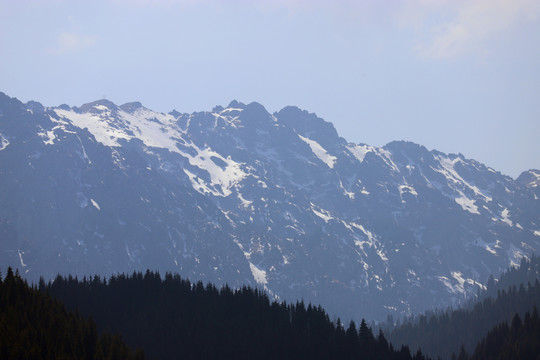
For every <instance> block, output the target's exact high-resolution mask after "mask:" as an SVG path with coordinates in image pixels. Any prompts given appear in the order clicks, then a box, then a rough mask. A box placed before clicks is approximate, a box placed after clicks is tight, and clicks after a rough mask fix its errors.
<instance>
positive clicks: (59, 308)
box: [0, 268, 144, 360]
mask: <svg viewBox="0 0 540 360" xmlns="http://www.w3.org/2000/svg"><path fill="white" fill-rule="evenodd" d="M0 359H6V360H8V359H14V360H15V359H17V360H23V359H44V360H45V359H51V360H56V359H85V360H94V359H96V360H97V359H100V360H129V359H138V360H142V359H144V354H143V352H142V351H137V353H134V352H132V351H130V350H129V348H128V347H127V346H126V345H125V344H124V342H123V341H122V339H121V338H120V337H119V336H118V335H115V336H111V335H110V334H107V333H106V334H103V335H98V332H97V330H96V324H95V323H94V321H93V320H92V319H88V320H87V319H85V318H82V317H81V316H79V315H78V314H75V313H72V312H67V311H66V309H65V307H64V305H63V304H61V303H60V302H58V301H57V300H55V299H53V298H52V297H51V296H49V295H48V294H44V293H42V292H40V291H38V290H37V289H35V288H30V287H29V286H28V284H27V283H26V282H25V281H23V279H21V277H20V276H19V274H17V273H15V274H14V273H13V271H12V269H11V268H9V269H8V271H7V274H6V276H5V278H4V279H2V277H1V276H0Z"/></svg>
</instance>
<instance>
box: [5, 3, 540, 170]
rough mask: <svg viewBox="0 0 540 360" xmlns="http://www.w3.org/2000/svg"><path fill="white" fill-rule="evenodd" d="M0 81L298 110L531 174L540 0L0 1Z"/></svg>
mask: <svg viewBox="0 0 540 360" xmlns="http://www.w3.org/2000/svg"><path fill="white" fill-rule="evenodd" d="M0 91H2V92H5V93H6V94H8V95H10V96H14V97H17V98H19V99H20V100H22V101H25V102H26V101H29V100H36V101H39V102H41V103H43V104H44V105H46V106H55V105H59V104H61V103H67V104H69V105H72V106H73V105H81V104H83V103H86V102H90V101H93V100H97V99H100V98H103V97H107V98H108V99H110V100H112V101H113V102H115V103H117V104H122V103H125V102H128V101H141V102H142V103H143V104H144V105H145V106H146V107H148V108H151V109H153V110H157V111H162V112H169V111H171V110H172V109H176V110H178V111H181V112H193V111H203V110H211V109H212V108H213V107H214V106H215V105H227V104H228V103H229V102H230V101H231V100H232V99H237V100H239V101H242V102H244V103H249V102H252V101H257V102H260V103H261V104H263V105H264V106H265V107H266V109H267V110H268V111H270V112H274V111H278V110H280V109H281V108H283V107H284V106H287V105H296V106H298V107H300V108H303V109H306V110H308V111H310V112H315V113H316V114H317V115H318V116H320V117H322V118H324V119H325V120H327V121H330V122H332V123H334V125H335V127H336V128H337V131H338V133H339V134H340V135H341V136H342V137H344V138H346V139H347V140H348V141H350V142H356V143H367V144H370V145H377V146H382V145H384V144H386V143H387V142H389V141H392V140H409V141H413V142H416V143H419V144H422V145H425V146H426V147H427V148H429V149H437V150H440V151H444V152H453V153H458V152H461V153H463V154H464V155H465V156H466V157H468V158H474V159H476V160H478V161H481V162H483V163H485V164H486V165H488V166H491V167H493V168H495V169H496V170H499V171H501V172H503V173H504V174H507V175H511V176H513V177H515V176H517V175H518V174H519V173H520V172H521V171H523V170H527V169H530V168H536V169H540V1H539V0H469V1H459V0H457V1H456V0H448V1H446V0H410V1H405V0H403V1H398V0H395V1H390V0H388V1H385V0H365V1H362V0H356V1H353V0H341V1H339V0H336V1H328V0H287V1H286V0H274V1H272V0H260V1H257V0H251V1H247V0H246V1H241V0H236V1H235V0H228V1H226V0H201V1H197V0H176V1H175V0H116V1H115V0H109V1H99V0H94V1H77V0H65V1H62V0H40V1H37V0H36V1H30V0H16V1H15V0H0Z"/></svg>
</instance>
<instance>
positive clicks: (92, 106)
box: [78, 99, 119, 114]
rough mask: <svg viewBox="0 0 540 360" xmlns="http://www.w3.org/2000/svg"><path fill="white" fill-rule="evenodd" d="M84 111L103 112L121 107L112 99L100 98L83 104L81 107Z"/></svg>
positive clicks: (81, 110)
mask: <svg viewBox="0 0 540 360" xmlns="http://www.w3.org/2000/svg"><path fill="white" fill-rule="evenodd" d="M78 109H79V111H80V112H83V113H95V114H97V113H101V112H103V111H118V109H119V107H118V106H117V105H116V104H115V103H113V102H112V101H110V100H107V99H100V100H96V101H92V102H90V103H86V104H83V105H81V106H80V107H79V108H78Z"/></svg>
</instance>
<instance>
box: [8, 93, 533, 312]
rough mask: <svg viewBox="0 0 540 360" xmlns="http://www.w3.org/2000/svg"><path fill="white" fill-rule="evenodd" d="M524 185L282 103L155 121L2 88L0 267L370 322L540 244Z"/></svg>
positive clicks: (462, 291) (133, 112) (109, 107)
mask: <svg viewBox="0 0 540 360" xmlns="http://www.w3.org/2000/svg"><path fill="white" fill-rule="evenodd" d="M539 179H540V172H539V171H537V170H530V171H527V172H524V173H523V174H522V175H521V176H520V177H519V178H518V179H517V180H513V179H512V178H510V177H508V176H504V175H502V174H501V173H499V172H497V171H495V170H493V169H491V168H488V167H486V166H484V165H483V164H481V163H479V162H477V161H474V160H470V159H466V158H464V157H463V156H462V155H454V154H450V155H448V154H444V153H441V152H438V151H429V150H427V149H426V148H425V147H423V146H420V145H417V144H413V143H408V142H392V143H389V144H388V145H386V146H384V147H382V148H378V147H374V146H369V145H362V144H352V143H348V142H347V141H346V140H345V139H343V138H341V137H339V136H338V134H337V132H336V130H335V129H334V127H333V126H332V124H331V123H328V122H326V121H324V120H322V119H320V118H318V117H317V116H315V115H314V114H310V113H308V112H306V111H302V110H300V109H298V108H295V107H287V108H284V109H283V110H281V111H279V112H277V113H274V114H269V113H268V112H267V111H266V110H265V108H264V107H263V106H261V105H260V104H257V103H252V104H249V105H245V104H242V103H239V102H236V101H233V102H232V103H231V104H229V105H228V106H227V107H216V108H214V109H213V110H212V111H210V112H199V113H193V114H181V113H179V112H176V111H173V112H171V113H169V114H162V113H157V112H153V111H151V110H149V109H147V108H145V107H143V106H142V105H141V104H140V103H128V104H124V105H122V106H117V105H115V104H113V103H111V102H110V101H107V100H100V101H96V102H93V103H89V104H85V105H82V106H81V107H79V108H77V107H73V108H70V107H69V106H66V105H63V106H60V107H57V108H44V107H43V106H41V105H40V104H39V103H36V102H29V103H26V104H23V103H21V102H19V101H18V100H17V99H12V98H9V97H8V96H6V95H4V94H0V188H1V189H2V191H1V192H0V204H1V207H0V264H2V266H3V267H6V266H8V265H11V266H16V267H18V268H19V269H20V271H21V273H23V274H24V275H25V276H26V277H28V278H29V279H31V280H36V279H38V278H39V276H44V277H45V278H51V277H53V276H54V275H56V274H57V273H64V274H67V273H71V274H77V275H79V276H82V275H84V274H86V275H88V274H103V275H106V274H111V273H116V272H131V271H133V270H145V269H147V268H149V269H153V270H159V271H161V272H165V271H171V272H178V273H180V274H181V275H182V276H184V277H189V278H190V279H192V280H198V279H202V280H204V281H212V282H215V283H218V284H223V283H225V282H227V283H229V284H230V285H232V286H240V285H242V284H249V285H257V286H260V287H263V288H265V289H266V290H267V291H268V292H269V293H270V294H272V295H274V296H276V297H279V298H280V299H289V300H290V299H298V298H303V299H304V300H306V301H312V302H315V303H321V304H322V305H323V306H325V307H327V308H328V310H329V311H330V313H333V314H338V315H341V316H342V317H354V318H360V317H366V318H370V319H382V318H384V317H385V316H386V314H387V313H394V314H396V313H402V314H403V313H409V312H415V311H421V310H424V309H426V308H430V307H432V306H446V305H449V304H452V303H455V302H457V301H460V300H462V299H463V298H464V297H466V296H474V294H475V293H476V290H477V287H481V286H482V284H483V283H484V282H485V281H486V280H487V279H488V276H489V274H490V273H493V274H495V275H496V274H498V273H499V272H501V271H502V270H504V269H506V268H507V267H508V266H509V265H512V264H518V263H519V260H520V259H521V257H523V256H528V255H530V254H531V253H533V252H536V253H538V252H539V250H540V201H539V200H538V197H539V196H540V190H539V189H540V187H539V186H538V184H539V183H540V180H539Z"/></svg>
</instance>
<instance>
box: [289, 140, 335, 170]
mask: <svg viewBox="0 0 540 360" xmlns="http://www.w3.org/2000/svg"><path fill="white" fill-rule="evenodd" d="M298 137H299V138H300V139H302V141H304V142H305V143H306V144H308V145H309V147H310V148H311V151H312V152H313V153H314V154H315V156H317V157H318V158H319V159H320V160H321V161H322V162H323V163H325V164H326V165H327V166H328V167H329V168H331V169H332V168H334V164H335V163H336V160H337V157H335V156H332V155H330V154H328V152H327V151H326V150H325V149H324V148H323V147H322V146H321V145H319V143H318V142H316V141H315V140H311V139H309V138H307V137H303V136H302V135H298Z"/></svg>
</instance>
